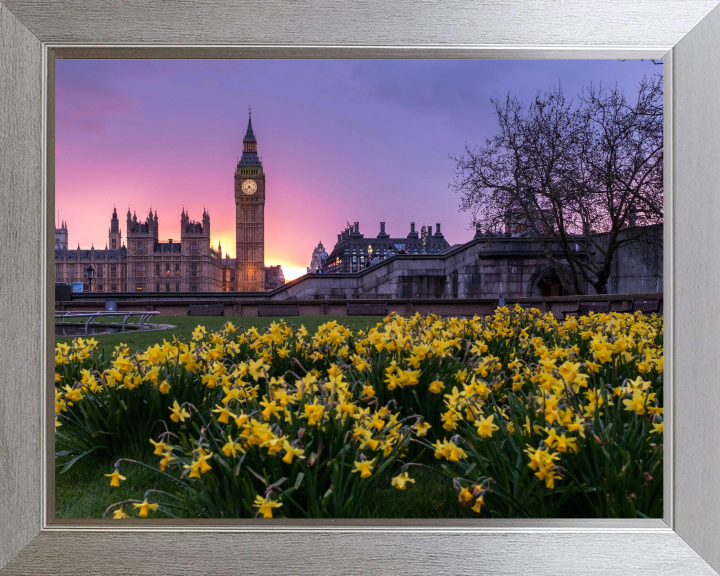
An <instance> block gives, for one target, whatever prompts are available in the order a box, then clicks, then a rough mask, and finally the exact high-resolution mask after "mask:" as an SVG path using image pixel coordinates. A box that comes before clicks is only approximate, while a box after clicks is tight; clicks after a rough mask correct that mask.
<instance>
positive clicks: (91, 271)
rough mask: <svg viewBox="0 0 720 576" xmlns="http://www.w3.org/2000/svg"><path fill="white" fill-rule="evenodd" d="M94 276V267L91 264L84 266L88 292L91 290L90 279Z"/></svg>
mask: <svg viewBox="0 0 720 576" xmlns="http://www.w3.org/2000/svg"><path fill="white" fill-rule="evenodd" d="M94 276H95V269H94V268H93V267H92V266H88V267H87V268H85V278H87V279H88V280H89V281H90V289H89V290H88V292H92V280H93V277H94Z"/></svg>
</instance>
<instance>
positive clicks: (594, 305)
mask: <svg viewBox="0 0 720 576" xmlns="http://www.w3.org/2000/svg"><path fill="white" fill-rule="evenodd" d="M590 312H595V313H600V312H610V302H578V307H577V309H576V310H565V311H564V312H563V317H564V318H567V317H568V316H587V315H588V314H589V313H590Z"/></svg>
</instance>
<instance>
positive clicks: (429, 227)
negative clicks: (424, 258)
mask: <svg viewBox="0 0 720 576" xmlns="http://www.w3.org/2000/svg"><path fill="white" fill-rule="evenodd" d="M428 236H432V224H430V225H429V226H428Z"/></svg>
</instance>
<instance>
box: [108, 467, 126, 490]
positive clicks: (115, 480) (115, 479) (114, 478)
mask: <svg viewBox="0 0 720 576" xmlns="http://www.w3.org/2000/svg"><path fill="white" fill-rule="evenodd" d="M105 476H107V477H108V478H110V486H113V487H115V488H120V480H125V479H126V478H125V476H121V475H120V472H118V471H117V470H113V473H112V474H105Z"/></svg>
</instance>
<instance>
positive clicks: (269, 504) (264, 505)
mask: <svg viewBox="0 0 720 576" xmlns="http://www.w3.org/2000/svg"><path fill="white" fill-rule="evenodd" d="M253 506H254V507H255V508H258V514H262V517H263V518H272V517H273V513H272V511H273V508H280V506H282V503H281V502H278V501H276V500H271V499H270V497H269V496H268V497H267V498H263V497H262V496H256V497H255V503H254V504H253Z"/></svg>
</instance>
